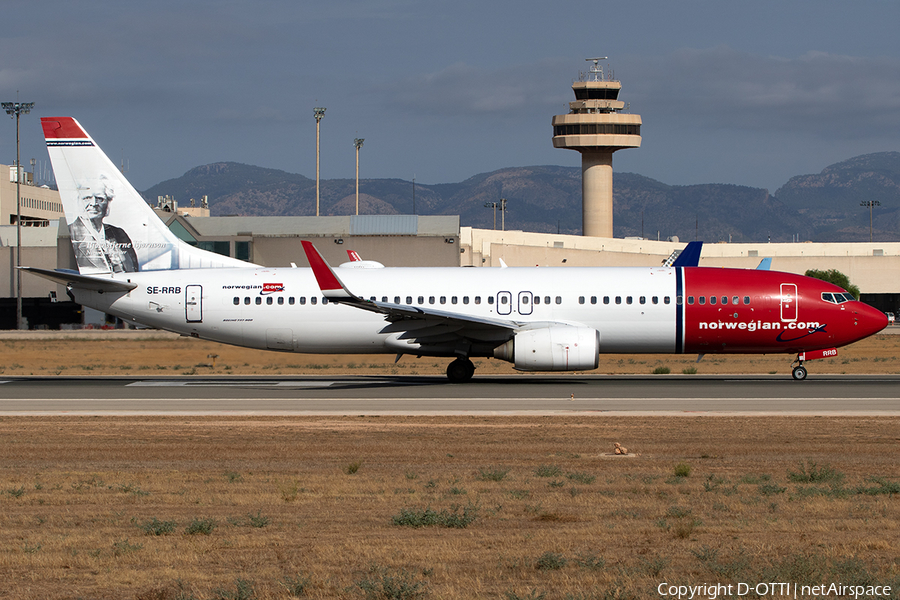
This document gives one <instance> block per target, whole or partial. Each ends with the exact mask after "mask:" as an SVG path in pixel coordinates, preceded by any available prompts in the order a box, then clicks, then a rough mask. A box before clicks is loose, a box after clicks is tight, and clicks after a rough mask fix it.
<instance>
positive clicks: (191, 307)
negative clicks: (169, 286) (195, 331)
mask: <svg viewBox="0 0 900 600" xmlns="http://www.w3.org/2000/svg"><path fill="white" fill-rule="evenodd" d="M184 312H185V319H187V322H188V323H201V322H202V321H203V286H201V285H189V286H187V287H185V288H184Z"/></svg>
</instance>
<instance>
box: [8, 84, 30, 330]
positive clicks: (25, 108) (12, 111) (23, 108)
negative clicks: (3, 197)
mask: <svg viewBox="0 0 900 600" xmlns="http://www.w3.org/2000/svg"><path fill="white" fill-rule="evenodd" d="M0 106H2V107H3V110H5V111H6V114H8V115H9V116H10V117H13V116H14V117H15V118H16V329H24V327H23V325H24V322H23V319H22V269H20V268H19V267H21V266H22V193H21V191H20V186H21V185H22V170H21V167H20V166H19V165H20V161H19V115H21V114H23V113H24V114H26V115H27V114H28V113H30V112H31V109H32V108H34V102H3V103H2V105H0Z"/></svg>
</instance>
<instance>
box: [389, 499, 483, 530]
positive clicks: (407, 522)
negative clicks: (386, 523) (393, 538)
mask: <svg viewBox="0 0 900 600" xmlns="http://www.w3.org/2000/svg"><path fill="white" fill-rule="evenodd" d="M459 509H460V507H459V506H458V505H457V506H454V507H452V510H446V509H444V510H442V511H440V512H437V511H436V510H432V509H431V508H427V507H426V508H424V509H421V510H417V509H409V508H404V509H403V510H401V511H400V514H397V515H394V516H393V517H392V518H391V520H392V522H393V523H394V525H398V526H400V527H415V528H419V527H434V526H438V527H447V528H450V529H465V528H466V527H468V526H469V525H470V524H472V523H473V522H474V521H475V518H476V515H477V512H478V509H477V507H475V506H473V505H471V504H470V505H468V506H466V507H465V508H464V509H463V510H462V512H461V513H460V512H459Z"/></svg>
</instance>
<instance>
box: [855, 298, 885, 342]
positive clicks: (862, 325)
mask: <svg viewBox="0 0 900 600" xmlns="http://www.w3.org/2000/svg"><path fill="white" fill-rule="evenodd" d="M853 312H854V313H856V314H855V315H854V316H855V317H856V324H857V329H858V332H859V333H860V334H861V335H863V336H869V335H872V334H874V333H878V332H879V331H881V330H882V329H884V328H885V327H887V326H888V318H887V315H886V314H884V313H883V312H881V311H880V310H878V309H877V308H874V307H872V306H869V305H868V304H864V303H862V302H857V306H856V307H855V310H854V311H853Z"/></svg>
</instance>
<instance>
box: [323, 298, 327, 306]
mask: <svg viewBox="0 0 900 600" xmlns="http://www.w3.org/2000/svg"><path fill="white" fill-rule="evenodd" d="M326 304H328V298H322V306H325V305H326Z"/></svg>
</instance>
